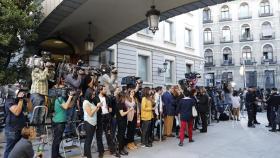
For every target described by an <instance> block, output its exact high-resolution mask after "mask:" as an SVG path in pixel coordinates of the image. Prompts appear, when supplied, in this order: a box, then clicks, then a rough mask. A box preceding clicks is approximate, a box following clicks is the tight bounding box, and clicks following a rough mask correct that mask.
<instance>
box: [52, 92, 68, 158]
mask: <svg viewBox="0 0 280 158" xmlns="http://www.w3.org/2000/svg"><path fill="white" fill-rule="evenodd" d="M72 98H73V96H72V94H69V96H68V99H67V97H66V96H64V95H62V94H61V96H59V97H58V98H57V99H56V100H55V107H54V112H55V113H54V117H53V119H52V121H53V131H54V134H53V143H52V158H59V157H61V156H60V155H59V145H60V142H61V141H62V136H63V131H64V129H65V124H66V121H67V120H66V119H67V117H66V110H67V109H69V108H71V100H72Z"/></svg>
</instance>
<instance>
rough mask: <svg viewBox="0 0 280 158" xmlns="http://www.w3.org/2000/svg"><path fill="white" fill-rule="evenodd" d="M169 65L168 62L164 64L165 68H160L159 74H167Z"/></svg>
mask: <svg viewBox="0 0 280 158" xmlns="http://www.w3.org/2000/svg"><path fill="white" fill-rule="evenodd" d="M167 65H168V63H167V62H164V63H163V68H158V72H159V73H165V72H166V70H167Z"/></svg>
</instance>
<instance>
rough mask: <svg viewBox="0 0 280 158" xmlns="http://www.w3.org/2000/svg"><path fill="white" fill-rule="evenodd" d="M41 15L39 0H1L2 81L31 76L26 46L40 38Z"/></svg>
mask: <svg viewBox="0 0 280 158" xmlns="http://www.w3.org/2000/svg"><path fill="white" fill-rule="evenodd" d="M41 17H42V13H41V7H40V4H38V3H36V0H0V85H3V84H8V83H14V82H15V81H17V80H18V79H28V77H29V78H30V75H29V74H28V75H27V73H28V68H27V67H26V66H25V64H24V63H25V62H24V61H25V58H26V54H27V53H28V52H27V51H28V50H29V49H27V48H26V46H28V45H30V43H33V42H34V41H35V40H36V39H37V36H38V35H37V33H36V31H35V30H36V28H38V25H39V23H40V19H41ZM15 57H16V58H17V59H16V60H15V59H13V58H15ZM11 61H14V63H11Z"/></svg>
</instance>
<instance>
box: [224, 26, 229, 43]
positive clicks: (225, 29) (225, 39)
mask: <svg viewBox="0 0 280 158" xmlns="http://www.w3.org/2000/svg"><path fill="white" fill-rule="evenodd" d="M222 40H223V41H230V40H231V32H230V28H229V27H228V26H224V27H223V30H222Z"/></svg>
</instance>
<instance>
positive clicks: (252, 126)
mask: <svg viewBox="0 0 280 158" xmlns="http://www.w3.org/2000/svg"><path fill="white" fill-rule="evenodd" d="M248 127H249V128H256V126H255V125H250V126H248Z"/></svg>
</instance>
